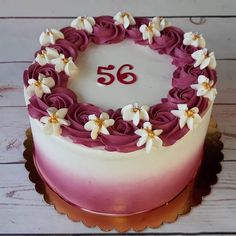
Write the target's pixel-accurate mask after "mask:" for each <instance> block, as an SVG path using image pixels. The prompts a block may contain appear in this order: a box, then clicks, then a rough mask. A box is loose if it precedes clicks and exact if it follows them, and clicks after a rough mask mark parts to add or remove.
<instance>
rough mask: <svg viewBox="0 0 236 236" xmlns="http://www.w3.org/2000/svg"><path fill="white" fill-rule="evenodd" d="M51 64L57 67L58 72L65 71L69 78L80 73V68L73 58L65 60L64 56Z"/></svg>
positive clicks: (60, 56) (61, 55)
mask: <svg viewBox="0 0 236 236" xmlns="http://www.w3.org/2000/svg"><path fill="white" fill-rule="evenodd" d="M51 63H52V64H54V65H55V69H56V71H57V72H61V71H65V73H66V74H67V75H68V76H75V75H76V74H77V73H78V67H77V66H76V65H75V64H74V62H73V60H72V57H68V58H65V55H64V54H60V55H59V57H58V58H55V59H52V60H51Z"/></svg>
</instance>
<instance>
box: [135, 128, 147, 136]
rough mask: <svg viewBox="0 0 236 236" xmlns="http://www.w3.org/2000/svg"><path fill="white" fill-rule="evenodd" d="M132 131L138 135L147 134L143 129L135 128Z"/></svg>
mask: <svg viewBox="0 0 236 236" xmlns="http://www.w3.org/2000/svg"><path fill="white" fill-rule="evenodd" d="M134 133H135V134H137V135H139V136H147V131H146V130H145V129H137V130H135V131H134Z"/></svg>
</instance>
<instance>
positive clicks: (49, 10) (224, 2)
mask: <svg viewBox="0 0 236 236" xmlns="http://www.w3.org/2000/svg"><path fill="white" fill-rule="evenodd" d="M0 4H1V8H0V16H2V17H3V16H24V17H25V16H77V15H94V16H95V15H104V14H112V15H113V14H115V13H116V12H118V11H121V10H125V11H131V12H133V13H134V14H136V15H142V16H145V15H165V16H166V15H167V16H181V15H188V16H189V15H234V14H235V7H236V4H235V1H234V0H220V1H219V0H217V1H215V0H204V2H203V1H202V0H145V2H144V1H142V0H135V1H133V0H112V1H111V0H99V3H98V2H97V1H96V0H67V1H60V2H59V1H57V0H50V1H47V0H41V1H31V0H18V1H17V7H16V2H15V1H14V0H7V1H4V0H1V1H0Z"/></svg>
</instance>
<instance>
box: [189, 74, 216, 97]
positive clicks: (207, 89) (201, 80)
mask: <svg viewBox="0 0 236 236" xmlns="http://www.w3.org/2000/svg"><path fill="white" fill-rule="evenodd" d="M213 86H214V81H213V80H209V79H208V78H207V77H206V76H204V75H199V76H198V84H193V85H191V88H192V89H195V90H197V96H203V97H206V98H209V100H210V101H214V100H215V97H216V94H217V90H216V88H214V87H213Z"/></svg>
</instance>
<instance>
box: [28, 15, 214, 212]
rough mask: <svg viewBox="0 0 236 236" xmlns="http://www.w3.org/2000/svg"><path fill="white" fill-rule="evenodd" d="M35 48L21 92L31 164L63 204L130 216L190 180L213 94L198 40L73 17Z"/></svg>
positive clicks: (151, 26)
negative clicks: (29, 135)
mask: <svg viewBox="0 0 236 236" xmlns="http://www.w3.org/2000/svg"><path fill="white" fill-rule="evenodd" d="M39 42H40V44H41V48H40V49H39V50H38V51H37V52H36V53H35V56H34V60H33V63H32V64H31V65H30V66H29V67H28V69H26V70H25V71H24V74H23V82H24V95H25V100H26V104H27V107H28V113H29V119H30V124H31V129H32V135H33V142H34V163H35V166H36V168H37V170H38V172H39V174H40V176H41V177H42V179H43V180H44V181H45V183H46V184H47V185H48V186H49V187H50V188H51V189H52V190H53V191H55V192H56V193H57V194H58V195H59V196H60V197H61V198H62V199H64V200H65V201H67V202H69V203H71V204H73V205H75V206H78V207H80V208H82V209H85V210H87V211H91V212H96V213H99V214H111V215H129V214H136V213H140V212H146V211H150V210H152V209H155V208H157V207H160V206H162V205H164V204H167V203H168V202H170V201H171V200H172V199H174V198H175V197H176V196H177V195H178V194H179V193H180V192H181V191H183V189H184V188H185V187H186V186H188V184H189V183H191V182H192V181H193V180H194V179H195V177H196V175H197V172H198V169H199V166H200V164H201V162H202V158H203V145H204V140H205V136H206V132H207V127H208V124H209V120H210V117H211V112H212V105H213V102H214V99H215V97H216V93H217V91H216V88H215V84H216V79H217V76H216V71H215V67H216V60H215V56H214V52H210V51H208V49H207V48H206V42H205V39H204V37H203V36H202V35H201V34H199V33H193V32H183V31H182V30H181V29H180V28H177V27H174V26H171V23H170V22H169V20H167V19H165V18H162V17H154V18H152V19H149V18H143V17H133V16H132V15H131V14H130V13H128V12H119V13H117V14H116V15H115V16H114V17H113V16H99V17H78V18H76V19H74V20H73V21H72V22H71V25H70V26H69V27H65V28H62V29H61V30H56V29H46V30H45V31H44V32H42V34H41V35H40V38H39Z"/></svg>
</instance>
